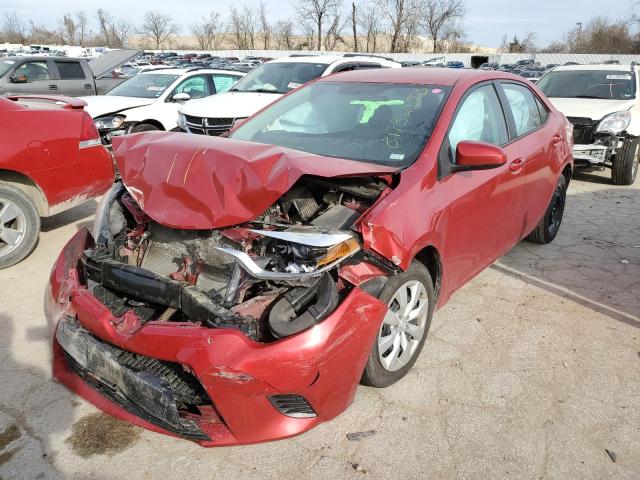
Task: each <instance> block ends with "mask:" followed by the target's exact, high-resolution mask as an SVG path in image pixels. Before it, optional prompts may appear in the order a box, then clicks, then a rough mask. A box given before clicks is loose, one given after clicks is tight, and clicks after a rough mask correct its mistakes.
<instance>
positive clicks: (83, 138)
mask: <svg viewBox="0 0 640 480" xmlns="http://www.w3.org/2000/svg"><path fill="white" fill-rule="evenodd" d="M96 145H102V142H101V141H100V134H99V133H98V129H97V128H96V126H95V124H94V123H93V118H91V115H89V114H88V113H87V112H82V128H81V130H80V148H88V147H95V146H96Z"/></svg>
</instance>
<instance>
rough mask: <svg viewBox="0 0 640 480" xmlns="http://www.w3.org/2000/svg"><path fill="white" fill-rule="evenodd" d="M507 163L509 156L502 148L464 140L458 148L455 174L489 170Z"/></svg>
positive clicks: (454, 168)
mask: <svg viewBox="0 0 640 480" xmlns="http://www.w3.org/2000/svg"><path fill="white" fill-rule="evenodd" d="M505 163H507V155H506V154H505V153H504V150H502V148H500V147H498V146H496V145H492V144H490V143H484V142H475V141H472V140H464V141H462V142H460V143H458V146H457V147H456V164H455V166H454V167H453V171H454V172H465V171H469V170H489V169H491V168H497V167H500V166H502V165H504V164H505Z"/></svg>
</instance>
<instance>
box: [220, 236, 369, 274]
mask: <svg viewBox="0 0 640 480" xmlns="http://www.w3.org/2000/svg"><path fill="white" fill-rule="evenodd" d="M251 232H252V233H255V234H257V235H260V236H263V237H267V238H270V239H273V240H274V242H273V252H274V253H275V255H274V257H277V258H278V259H279V263H280V268H273V267H272V269H271V270H269V269H264V268H262V267H260V266H259V265H258V264H257V263H256V262H255V261H254V260H253V258H251V257H250V256H249V255H247V254H246V253H245V252H242V251H239V250H234V249H230V248H218V249H219V250H220V251H223V252H224V253H226V254H228V255H230V256H233V257H235V259H236V260H237V261H238V262H239V263H240V265H241V266H242V267H243V268H244V269H245V270H246V271H247V272H249V274H251V275H252V276H254V277H255V278H259V279H262V280H274V281H278V280H281V281H285V282H286V281H298V280H304V279H308V278H313V277H318V276H319V275H321V274H322V273H323V272H325V271H327V270H329V269H330V268H332V267H334V266H335V265H337V264H339V263H340V262H342V261H343V260H345V259H347V258H349V257H350V256H352V255H353V254H355V253H356V252H358V251H359V250H360V243H358V241H357V240H356V238H355V236H354V235H353V234H352V233H350V232H342V231H339V232H330V233H319V232H308V231H290V230H289V231H277V230H251Z"/></svg>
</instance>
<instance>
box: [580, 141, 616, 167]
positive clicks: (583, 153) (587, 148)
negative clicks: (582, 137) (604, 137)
mask: <svg viewBox="0 0 640 480" xmlns="http://www.w3.org/2000/svg"><path fill="white" fill-rule="evenodd" d="M608 150H609V148H608V147H607V146H605V145H574V146H573V158H574V161H575V162H576V163H577V164H580V163H582V164H583V165H585V166H598V165H604V163H605V162H606V160H607V158H608V155H607V151H608Z"/></svg>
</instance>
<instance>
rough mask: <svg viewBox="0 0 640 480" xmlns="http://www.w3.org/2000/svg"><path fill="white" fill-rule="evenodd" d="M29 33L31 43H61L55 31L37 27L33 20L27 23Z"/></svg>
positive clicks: (41, 26)
mask: <svg viewBox="0 0 640 480" xmlns="http://www.w3.org/2000/svg"><path fill="white" fill-rule="evenodd" d="M29 24H30V27H31V33H30V34H29V41H30V42H32V43H62V42H61V40H62V39H61V38H60V34H59V33H58V32H56V31H55V30H49V29H48V28H47V27H45V26H44V25H38V24H36V23H35V22H34V21H33V20H30V21H29Z"/></svg>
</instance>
